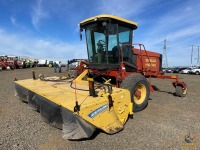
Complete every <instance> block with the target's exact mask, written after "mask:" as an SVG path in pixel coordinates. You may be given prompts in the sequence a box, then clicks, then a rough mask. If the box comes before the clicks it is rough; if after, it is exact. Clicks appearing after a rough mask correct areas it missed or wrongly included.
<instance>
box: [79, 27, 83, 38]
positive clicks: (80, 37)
mask: <svg viewBox="0 0 200 150" xmlns="http://www.w3.org/2000/svg"><path fill="white" fill-rule="evenodd" d="M82 31H83V29H81V28H80V40H81V41H82V33H81V32H82Z"/></svg>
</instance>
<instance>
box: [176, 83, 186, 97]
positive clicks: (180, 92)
mask: <svg viewBox="0 0 200 150" xmlns="http://www.w3.org/2000/svg"><path fill="white" fill-rule="evenodd" d="M175 91H176V95H177V96H179V97H185V96H186V94H187V86H186V88H185V89H184V88H183V87H182V86H180V85H177V86H176V89H175Z"/></svg>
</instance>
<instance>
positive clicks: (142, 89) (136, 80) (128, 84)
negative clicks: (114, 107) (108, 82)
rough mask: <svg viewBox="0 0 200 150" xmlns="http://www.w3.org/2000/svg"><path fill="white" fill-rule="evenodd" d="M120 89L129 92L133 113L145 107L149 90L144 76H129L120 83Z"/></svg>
mask: <svg viewBox="0 0 200 150" xmlns="http://www.w3.org/2000/svg"><path fill="white" fill-rule="evenodd" d="M120 87H121V88H124V89H128V90H129V91H130V96H131V102H133V111H134V112H137V111H141V110H143V109H144V108H145V107H146V106H147V104H148V100H149V94H150V89H149V84H148V81H147V79H146V78H145V77H144V76H142V75H139V74H131V75H129V76H127V77H126V78H125V79H124V80H123V81H122V83H121V86H120ZM138 93H139V95H138Z"/></svg>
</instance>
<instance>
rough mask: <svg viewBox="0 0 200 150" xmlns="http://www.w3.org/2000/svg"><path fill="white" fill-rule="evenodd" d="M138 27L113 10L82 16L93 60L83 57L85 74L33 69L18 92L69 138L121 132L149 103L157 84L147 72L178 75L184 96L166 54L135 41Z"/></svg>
mask: <svg viewBox="0 0 200 150" xmlns="http://www.w3.org/2000/svg"><path fill="white" fill-rule="evenodd" d="M135 29H137V23H135V22H132V21H129V20H126V19H123V18H119V17H116V16H112V15H99V16H95V17H92V18H89V19H86V20H84V21H82V22H81V23H80V32H82V31H83V30H85V35H86V39H87V40H86V44H87V52H88V62H87V63H86V62H84V61H83V62H80V65H79V66H78V68H77V69H78V71H79V73H80V75H79V76H78V77H76V78H75V79H72V78H71V77H70V76H69V77H66V78H59V77H45V76H44V75H40V76H39V78H36V76H35V73H34V71H33V79H27V80H20V81H15V88H16V93H17V95H18V96H19V97H21V98H22V99H23V101H26V102H28V104H29V106H31V107H32V108H33V109H34V110H37V111H39V112H40V113H41V116H42V117H43V118H44V120H45V121H46V122H48V123H50V124H51V125H53V126H55V127H57V128H60V129H63V133H64V135H63V137H64V138H66V139H82V138H90V137H91V136H92V134H93V132H94V131H95V129H96V128H99V129H101V130H103V131H104V132H106V133H108V134H113V133H117V132H119V131H121V130H122V129H123V127H124V124H125V123H126V121H127V119H128V117H129V116H132V115H133V112H135V111H141V110H142V109H144V108H145V107H146V105H147V103H148V100H149V94H150V91H153V88H152V86H151V83H150V82H149V81H148V80H147V79H146V78H145V77H152V76H153V77H156V78H167V79H173V80H174V81H173V82H172V84H173V86H174V87H175V89H176V90H175V91H176V94H177V96H180V97H184V96H185V95H186V93H187V86H186V84H185V83H184V82H180V81H179V80H178V76H165V75H164V74H163V72H162V71H161V66H162V64H161V62H162V55H160V54H158V53H155V52H151V51H147V50H145V47H144V46H143V45H142V44H137V45H139V48H135V47H134V46H133V45H132V35H133V30H135ZM80 37H82V35H81V34H80Z"/></svg>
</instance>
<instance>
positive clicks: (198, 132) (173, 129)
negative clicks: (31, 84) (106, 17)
mask: <svg viewBox="0 0 200 150" xmlns="http://www.w3.org/2000/svg"><path fill="white" fill-rule="evenodd" d="M31 70H32V69H19V70H16V72H15V71H13V70H12V71H0V85H1V88H0V95H1V96H0V149H1V150H7V149H8V150H10V149H12V150H13V149H14V150H15V149H16V150H21V149H22V150H27V149H28V150H29V149H30V150H32V149H39V150H46V149H48V150H68V149H69V150H79V149H81V150H88V149H91V150H93V149H95V150H104V149H107V150H115V149H126V150H129V149H130V150H133V149H134V150H141V149H146V150H149V149H152V150H155V149H158V150H161V149H162V150H163V149H178V150H179V149H183V150H186V149H199V150H200V103H199V102H200V76H199V75H180V78H181V80H184V81H185V82H186V83H187V85H188V95H187V96H186V97H185V98H180V97H176V96H174V88H173V86H172V85H171V81H169V80H163V79H152V84H153V85H154V86H156V87H157V88H158V91H155V92H153V93H151V95H150V100H149V104H148V106H147V107H146V109H145V110H143V111H141V112H138V113H135V114H134V118H133V119H129V120H128V121H127V123H126V125H125V127H124V130H123V131H121V132H119V133H117V134H114V135H108V134H106V133H103V132H97V133H96V134H95V135H94V137H93V138H92V139H89V140H81V141H68V140H64V139H63V138H62V131H61V130H59V129H56V128H54V127H52V126H50V125H49V124H46V123H45V122H43V120H42V118H41V117H40V114H39V113H37V112H35V111H32V110H30V108H29V107H28V106H27V104H26V103H22V102H21V101H19V100H18V98H17V97H15V96H14V82H13V80H14V78H15V77H16V78H17V79H26V78H31ZM34 70H35V71H36V75H38V74H39V73H44V74H45V75H49V76H51V75H57V76H62V75H66V74H67V73H69V72H67V71H66V69H64V68H63V72H62V73H53V68H34ZM189 135H190V137H191V138H194V139H193V140H192V143H186V142H185V136H189Z"/></svg>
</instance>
